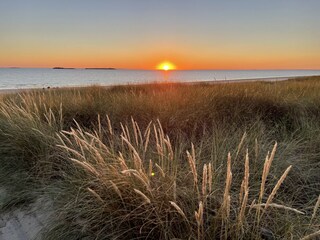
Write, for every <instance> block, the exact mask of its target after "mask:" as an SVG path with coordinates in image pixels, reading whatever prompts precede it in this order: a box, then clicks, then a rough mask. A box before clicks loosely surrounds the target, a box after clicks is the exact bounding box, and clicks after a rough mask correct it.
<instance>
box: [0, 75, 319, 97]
mask: <svg viewBox="0 0 320 240" xmlns="http://www.w3.org/2000/svg"><path fill="white" fill-rule="evenodd" d="M305 77H315V76H297V77H268V78H249V79H233V80H207V81H190V82H172V83H182V84H209V85H211V84H224V83H248V82H280V81H286V80H291V79H297V78H305ZM153 83H159V82H144V83H141V82H137V83H124V84H111V85H99V84H97V86H101V87H105V88H110V87H115V86H128V85H140V84H153ZM163 83H170V81H167V82H163ZM90 86H95V84H91V85H75V86H61V87H39V88H8V89H0V94H1V95H7V94H15V93H21V92H28V91H37V90H43V91H49V90H56V89H68V88H71V89H74V88H83V87H90Z"/></svg>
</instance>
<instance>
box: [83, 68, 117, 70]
mask: <svg viewBox="0 0 320 240" xmlns="http://www.w3.org/2000/svg"><path fill="white" fill-rule="evenodd" d="M85 69H86V70H116V68H85Z"/></svg>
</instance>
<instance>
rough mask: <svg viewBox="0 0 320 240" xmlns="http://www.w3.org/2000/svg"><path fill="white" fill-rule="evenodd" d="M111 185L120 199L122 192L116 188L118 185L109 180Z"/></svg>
mask: <svg viewBox="0 0 320 240" xmlns="http://www.w3.org/2000/svg"><path fill="white" fill-rule="evenodd" d="M110 183H111V186H112V188H113V189H114V191H115V192H116V193H117V194H118V196H119V197H120V198H121V199H122V194H121V192H120V189H119V188H118V186H117V185H116V184H115V183H114V182H113V181H111V180H110Z"/></svg>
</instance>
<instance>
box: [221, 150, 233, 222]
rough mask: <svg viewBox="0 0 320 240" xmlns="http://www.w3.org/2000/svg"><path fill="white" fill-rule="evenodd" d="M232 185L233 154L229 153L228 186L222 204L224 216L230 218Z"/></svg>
mask: <svg viewBox="0 0 320 240" xmlns="http://www.w3.org/2000/svg"><path fill="white" fill-rule="evenodd" d="M231 183H232V172H231V154H230V153H228V160H227V176H226V185H225V189H224V194H223V202H222V207H221V208H222V214H223V217H225V218H228V216H229V212H230V189H231Z"/></svg>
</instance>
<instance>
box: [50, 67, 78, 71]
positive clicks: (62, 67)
mask: <svg viewBox="0 0 320 240" xmlns="http://www.w3.org/2000/svg"><path fill="white" fill-rule="evenodd" d="M52 69H58V70H60V69H74V68H65V67H54V68H52Z"/></svg>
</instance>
